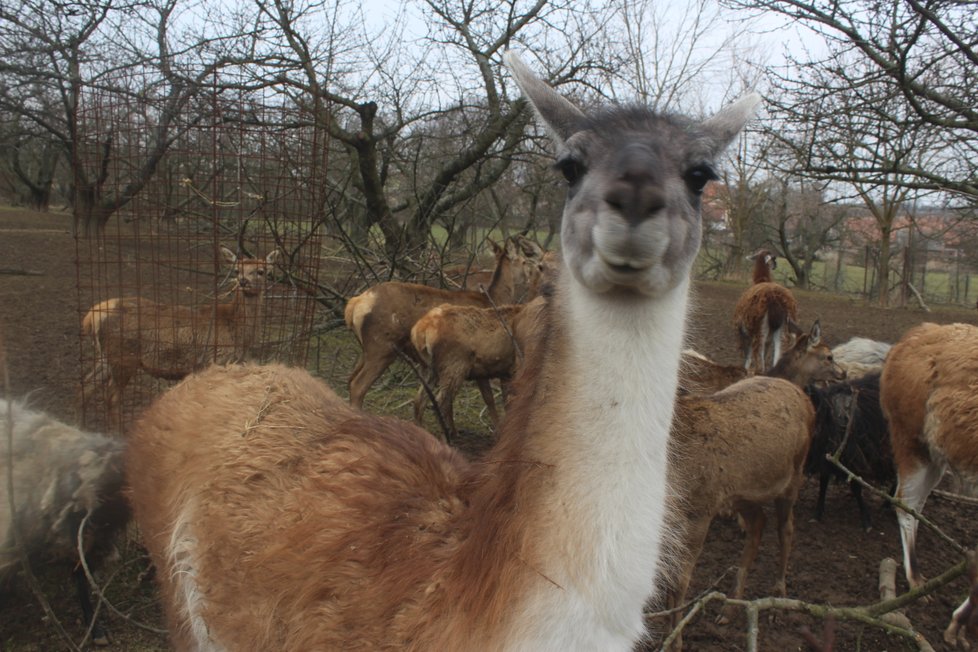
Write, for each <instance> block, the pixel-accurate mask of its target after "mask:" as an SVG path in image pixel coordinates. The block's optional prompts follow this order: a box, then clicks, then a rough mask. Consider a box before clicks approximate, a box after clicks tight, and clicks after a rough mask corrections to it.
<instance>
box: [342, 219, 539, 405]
mask: <svg viewBox="0 0 978 652" xmlns="http://www.w3.org/2000/svg"><path fill="white" fill-rule="evenodd" d="M489 244H490V245H491V246H492V248H493V250H494V252H495V257H496V264H495V268H494V269H493V275H492V280H491V281H490V282H489V287H488V288H486V290H485V292H481V291H479V292H476V291H471V290H443V289H441V288H433V287H429V286H427V285H418V284H415V283H403V282H400V281H388V282H385V283H380V284H378V285H375V286H373V287H371V288H369V289H368V290H366V291H365V292H363V293H361V294H358V295H356V296H354V297H352V298H351V299H350V300H349V301H347V303H346V308H345V309H344V311H343V317H344V320H345V321H346V325H347V328H349V329H350V330H351V331H352V332H353V334H354V336H356V338H357V341H358V342H359V343H360V346H361V353H360V356H359V358H358V359H357V362H356V365H355V366H354V368H353V372H352V373H351V374H350V380H349V392H350V405H352V406H353V407H355V408H357V409H360V408H362V407H363V400H364V397H365V396H366V394H367V392H368V391H369V390H370V388H371V387H372V386H373V384H374V383H375V382H376V381H377V379H378V378H380V376H381V374H383V373H384V371H386V370H387V368H388V367H389V366H391V364H393V362H394V360H396V359H397V358H398V356H400V355H407V356H408V357H409V358H412V359H414V360H415V361H417V362H420V360H418V359H417V356H416V355H415V354H414V349H413V347H412V346H411V328H412V327H413V326H414V324H415V323H416V322H417V321H418V320H419V319H421V317H423V316H424V314H425V313H426V312H428V311H429V310H431V309H432V308H435V307H437V306H439V305H442V304H454V305H464V306H477V307H480V308H488V307H491V306H494V305H496V306H498V305H503V304H513V303H520V302H522V301H524V300H525V299H527V298H529V297H528V295H529V293H530V291H531V290H532V289H533V288H535V287H536V286H537V284H538V283H539V280H540V276H541V274H542V267H541V263H540V261H541V259H542V257H543V250H542V249H541V248H540V246H539V245H537V244H536V243H535V242H533V241H532V240H530V239H528V238H526V237H523V236H515V237H512V238H508V239H507V240H506V242H505V243H504V244H503V245H498V244H496V243H495V242H493V241H492V240H489Z"/></svg>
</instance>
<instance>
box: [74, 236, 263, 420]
mask: <svg viewBox="0 0 978 652" xmlns="http://www.w3.org/2000/svg"><path fill="white" fill-rule="evenodd" d="M221 253H222V255H223V257H224V260H225V261H226V262H227V263H228V264H229V265H231V266H233V268H234V272H235V280H236V283H235V287H234V298H233V299H232V301H231V302H230V303H219V304H216V305H215V304H211V305H205V306H201V307H198V308H191V307H189V306H181V305H172V304H164V303H156V302H155V301H150V300H149V299H145V298H142V297H122V298H118V299H108V300H105V301H102V302H100V303H98V304H96V305H95V306H93V307H92V308H91V309H90V310H89V311H88V314H86V315H85V318H84V319H83V320H82V324H83V328H87V329H88V333H89V334H90V335H93V336H94V337H96V338H97V340H98V343H99V347H98V348H97V350H98V351H100V352H101V354H102V356H103V358H104V363H105V364H106V365H107V366H108V369H109V374H108V376H107V377H106V379H105V384H106V385H108V386H109V388H110V391H109V397H108V405H109V408H110V410H111V409H112V407H113V406H118V405H119V404H120V401H121V398H122V393H123V391H124V390H125V388H126V387H127V386H128V385H129V383H130V381H131V380H132V379H133V377H134V376H135V375H136V374H137V373H139V372H140V371H142V372H144V373H146V374H148V375H150V376H152V377H153V378H162V379H165V380H180V379H181V378H183V377H184V376H186V375H187V374H189V373H190V372H192V371H194V370H195V369H200V368H201V367H203V366H205V365H207V364H209V363H211V362H219V363H223V362H235V361H240V360H243V359H245V358H246V357H247V356H248V355H249V353H250V351H251V349H252V347H253V346H254V344H255V341H256V339H257V337H258V332H259V329H260V327H261V321H262V317H263V314H264V309H265V301H264V297H265V290H266V287H267V284H268V280H267V275H268V272H269V271H270V269H271V268H272V266H273V265H274V264H275V261H276V260H277V258H278V255H279V251H278V250H277V249H276V250H274V251H272V252H271V253H269V254H268V255H267V256H266V257H265V258H250V257H243V258H238V257H237V256H236V255H235V254H234V252H232V251H231V250H230V249H227V248H226V247H221ZM97 364H98V365H101V364H102V361H101V360H100V361H98V362H97ZM98 376H99V374H98V368H96V371H95V372H93V373H92V374H90V375H89V377H90V378H98ZM120 423H121V419H120Z"/></svg>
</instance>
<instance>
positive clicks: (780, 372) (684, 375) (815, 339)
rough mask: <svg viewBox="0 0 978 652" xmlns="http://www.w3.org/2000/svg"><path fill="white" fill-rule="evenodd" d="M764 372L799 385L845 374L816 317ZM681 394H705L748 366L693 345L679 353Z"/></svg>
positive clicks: (835, 379) (833, 379) (731, 380)
mask: <svg viewBox="0 0 978 652" xmlns="http://www.w3.org/2000/svg"><path fill="white" fill-rule="evenodd" d="M760 375H763V376H771V377H772V378H783V379H785V380H787V381H789V382H792V383H794V384H795V385H797V386H798V387H801V388H803V389H804V388H805V387H807V386H809V385H811V384H816V385H825V384H828V383H834V382H839V381H841V380H843V379H845V377H846V370H845V369H844V368H842V366H841V365H839V364H838V362H837V361H836V360H835V355H834V350H833V349H830V348H829V347H828V345H826V344H825V343H824V342H822V327H821V323H820V321H819V320H817V319H816V320H815V322H814V323H813V324H812V327H811V330H809V331H808V333H806V334H803V335H799V336H798V337H796V338H795V341H794V342H793V343H792V345H791V346H790V347H789V348H788V349H787V350H786V351H785V352H784V354H783V355H782V356H781V358H780V359H779V360H778V364H776V365H774V366H773V367H771V368H770V369H769V370H768V371H767V372H766V373H764V374H760ZM680 376H681V382H680V394H699V395H708V394H712V393H714V392H718V391H720V390H722V389H725V388H727V387H729V386H730V385H732V384H733V383H735V382H737V381H740V380H743V379H744V378H746V377H747V370H746V369H744V368H743V367H740V366H736V365H722V364H719V363H717V362H715V361H713V360H711V359H710V358H708V357H706V356H704V355H703V354H701V353H698V352H697V351H695V350H693V349H686V350H685V351H683V355H682V370H681V373H680Z"/></svg>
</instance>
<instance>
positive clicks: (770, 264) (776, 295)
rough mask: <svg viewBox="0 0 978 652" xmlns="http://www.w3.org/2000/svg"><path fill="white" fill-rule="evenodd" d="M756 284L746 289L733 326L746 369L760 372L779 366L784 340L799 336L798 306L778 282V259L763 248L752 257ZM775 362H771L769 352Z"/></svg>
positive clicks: (735, 314) (741, 297)
mask: <svg viewBox="0 0 978 652" xmlns="http://www.w3.org/2000/svg"><path fill="white" fill-rule="evenodd" d="M752 258H753V260H754V269H753V274H752V285H751V286H750V287H749V288H747V289H746V290H744V293H743V294H741V295H740V298H739V299H738V300H737V304H736V305H735V306H734V316H733V323H734V328H735V329H736V331H737V339H738V344H739V346H740V350H741V351H742V352H743V354H744V369H746V370H747V372H748V373H759V372H762V371H765V370H767V369H768V368H769V367H771V366H774V365H775V364H777V362H778V360H779V359H780V357H781V347H782V340H783V338H784V337H785V336H786V335H788V334H798V333H799V329H798V327H797V324H798V303H797V301H795V297H794V295H793V294H792V293H791V290H789V289H788V288H786V287H784V286H783V285H781V284H780V283H777V282H776V281H774V279H773V277H772V276H771V271H772V270H773V269H776V268H777V260H778V259H777V256H776V255H775V254H774V253H772V252H771V251H769V250H767V249H761V250H759V251H758V252H757V253H755V254H754V255H753V256H752ZM769 349H770V351H771V363H770V365H768V363H767V350H769Z"/></svg>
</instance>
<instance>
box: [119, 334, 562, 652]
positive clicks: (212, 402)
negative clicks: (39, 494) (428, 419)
mask: <svg viewBox="0 0 978 652" xmlns="http://www.w3.org/2000/svg"><path fill="white" fill-rule="evenodd" d="M540 319H541V320H543V323H541V324H539V325H538V327H537V329H536V331H537V332H539V333H541V334H544V333H546V332H548V331H549V328H548V327H547V326H546V324H545V318H544V317H543V316H542V315H541V316H540ZM541 337H543V335H541ZM550 339H551V340H553V338H550ZM554 345H556V346H558V347H562V345H561V344H560V338H557V340H556V341H551V343H550V346H554ZM540 348H541V347H538V346H535V345H531V346H530V347H528V349H529V350H528V351H527V353H526V355H527V356H528V357H530V358H531V359H532V360H535V361H537V364H534V365H528V368H527V371H526V373H524V374H523V376H522V378H521V381H520V382H521V385H520V386H518V387H517V388H516V390H515V395H514V400H513V407H512V409H511V415H510V418H509V419H508V420H507V427H506V429H505V430H504V433H503V434H502V435H501V440H500V442H499V444H498V445H497V447H496V449H495V450H494V451H493V453H492V454H491V456H490V457H489V458H488V459H486V460H485V461H484V462H483V463H481V464H471V463H468V462H466V461H465V460H464V459H463V458H462V457H461V456H460V455H459V454H458V453H457V452H455V451H454V450H453V449H452V448H450V447H447V446H445V445H443V444H441V443H440V442H438V441H437V440H436V439H435V438H434V437H432V436H431V435H430V434H429V433H427V432H425V431H423V430H421V429H419V428H416V427H414V426H413V425H411V424H407V423H404V422H400V421H398V420H395V419H389V418H382V417H374V416H369V415H365V414H363V413H361V412H358V411H355V410H353V409H352V408H350V407H349V406H348V405H347V404H346V403H345V401H342V399H340V398H339V397H337V396H336V395H335V394H334V393H333V392H332V390H330V389H329V388H328V387H327V386H326V385H325V384H324V383H323V382H321V381H320V380H317V379H314V378H313V377H311V376H310V375H309V374H308V373H306V372H305V371H302V370H298V369H289V368H286V367H283V366H278V365H272V366H267V367H258V366H229V367H212V368H211V369H209V370H207V371H205V372H202V373H199V374H197V375H194V376H191V377H189V378H188V379H186V380H185V381H184V382H183V383H181V384H180V385H178V386H177V387H175V388H174V389H172V390H170V391H169V392H167V393H166V394H164V395H163V396H162V397H161V398H160V399H159V400H158V401H157V402H156V403H154V404H153V405H152V406H151V407H150V408H149V409H148V410H147V411H146V413H145V414H144V416H143V418H142V419H141V421H140V422H139V423H138V424H137V427H136V428H135V432H134V434H133V435H132V437H131V440H130V453H129V456H128V464H127V471H128V475H129V477H130V478H131V482H132V502H133V506H134V510H135V514H136V518H137V520H138V522H139V523H140V527H141V530H142V533H143V536H144V541H145V544H146V546H147V548H148V549H149V551H150V554H151V556H152V558H153V560H154V562H155V563H156V564H157V566H158V574H157V577H158V578H159V580H160V582H161V584H162V587H163V594H164V603H165V604H166V605H167V618H168V622H169V629H170V632H171V636H172V640H173V643H174V645H175V647H176V648H177V649H181V650H182V649H189V648H192V647H193V644H194V641H195V638H194V637H193V636H191V635H190V632H191V630H192V628H193V627H194V626H195V621H194V616H197V617H198V618H203V619H206V621H207V623H208V625H209V627H210V630H209V632H210V635H212V636H213V637H214V638H215V639H217V640H219V641H220V642H221V644H223V645H224V646H225V647H226V648H227V649H235V650H334V649H335V650H338V649H343V650H378V649H398V650H400V649H413V650H455V649H464V648H465V647H467V646H468V645H469V644H471V642H472V641H480V643H481V644H483V645H485V647H487V648H489V647H492V639H491V638H488V637H489V636H490V635H489V633H488V632H491V631H496V632H498V631H499V629H500V627H501V626H503V625H504V623H505V618H506V614H507V613H509V612H510V611H511V609H512V604H511V603H510V601H509V600H507V599H506V597H507V596H513V595H515V594H519V593H523V592H525V591H526V590H527V589H526V588H525V585H526V583H527V582H531V583H538V582H540V581H546V580H545V579H543V580H541V577H540V576H539V575H538V574H537V573H536V572H535V571H534V570H533V569H534V562H533V560H534V559H536V558H537V557H538V555H539V554H541V553H540V551H537V550H535V545H534V539H533V538H532V537H530V536H529V535H528V530H532V528H527V523H528V522H531V521H532V520H533V519H537V518H540V517H541V515H540V514H538V513H536V510H537V508H538V506H537V505H536V503H535V501H534V500H533V499H532V498H531V496H533V495H534V494H535V493H536V492H537V487H538V485H539V484H540V483H541V482H546V481H547V478H549V477H551V471H552V470H551V469H550V467H549V466H548V465H539V464H526V463H521V462H519V461H518V460H528V459H539V458H541V457H545V456H546V452H541V451H536V452H534V451H533V450H530V449H527V448H526V445H525V442H526V441H527V439H526V437H524V436H523V435H524V433H525V431H526V430H527V428H529V427H531V426H530V421H529V416H530V413H531V410H530V407H531V405H532V404H533V402H534V401H535V400H536V398H535V396H534V395H535V393H536V389H535V386H536V385H537V374H536V373H535V371H534V370H539V369H540V368H541V365H540V364H539V363H540V361H541V360H542V358H541V357H540V356H541V353H540V352H539V349H540ZM555 372H556V370H554V369H550V373H555ZM552 405H553V406H554V407H553V408H552V409H556V410H559V409H560V405H561V399H560V397H559V396H555V397H554V401H553V402H552ZM364 432H369V433H370V436H369V437H365V436H364ZM558 445H559V444H558ZM419 491H420V493H419ZM271 496H274V497H275V499H274V500H269V497H271ZM310 496H316V497H317V498H316V499H314V500H310ZM392 496H402V497H403V498H402V500H400V501H397V500H393V501H392V500H391V497H392ZM477 515H478V516H477ZM473 516H475V518H473ZM327 523H328V524H330V525H329V526H328V527H324V524H327ZM204 530H206V531H207V532H208V539H207V540H208V541H209V545H207V546H196V545H194V544H195V542H196V535H195V533H196V532H202V531H204ZM363 542H370V545H369V546H364V545H362V544H363ZM190 549H192V550H193V552H194V553H195V554H196V555H198V556H197V557H196V558H190V553H189V552H188V553H187V556H185V557H181V556H180V554H174V550H176V551H177V553H179V551H181V550H190ZM408 560H411V561H410V562H409V561H408ZM188 582H192V584H193V585H194V586H195V587H197V589H196V590H199V591H200V593H201V595H200V598H199V599H200V600H201V601H200V610H201V611H200V613H198V614H188V613H187V612H186V610H184V609H182V608H180V607H176V608H175V605H186V604H187V603H188V602H192V600H193V596H191V595H188V593H187V587H188V586H189V585H188ZM364 583H366V584H369V586H370V587H371V588H370V590H369V592H367V593H366V595H364V592H362V591H351V590H350V588H349V587H353V586H357V585H360V584H364ZM520 586H523V587H524V588H523V589H522V590H520V589H518V588H517V587H520ZM191 593H192V592H191ZM243 596H247V598H246V599H243ZM225 605H227V606H226V607H225ZM232 605H233V607H232ZM446 614H447V617H446ZM435 615H437V617H438V620H437V621H436V622H435V621H432V620H431V618H433V617H435ZM256 623H263V624H264V625H263V627H261V628H259V629H258V631H256V627H255V624H256ZM201 626H203V625H201V624H200V623H199V622H198V623H197V627H198V628H199V627H201ZM351 631H355V632H357V639H356V640H350V639H349V632H351Z"/></svg>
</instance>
